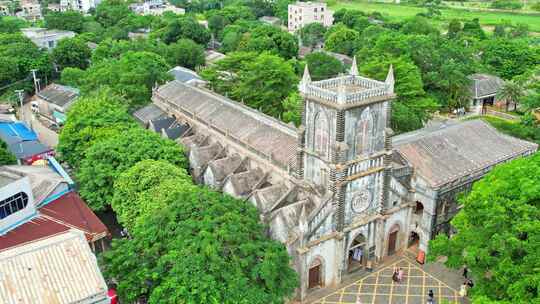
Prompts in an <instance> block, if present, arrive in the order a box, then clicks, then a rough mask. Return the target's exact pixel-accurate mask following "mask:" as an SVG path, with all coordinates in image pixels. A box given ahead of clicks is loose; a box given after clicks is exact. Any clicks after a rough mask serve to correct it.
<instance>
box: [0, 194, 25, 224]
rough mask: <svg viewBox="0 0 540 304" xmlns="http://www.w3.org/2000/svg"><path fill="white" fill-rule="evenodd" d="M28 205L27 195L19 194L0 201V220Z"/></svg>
mask: <svg viewBox="0 0 540 304" xmlns="http://www.w3.org/2000/svg"><path fill="white" fill-rule="evenodd" d="M27 205H28V195H27V194H26V193H24V192H19V193H17V194H15V195H12V196H10V197H8V198H6V199H4V200H1V201H0V220H1V219H3V218H6V217H8V216H10V215H12V214H13V213H15V212H17V211H20V210H22V209H24V208H25V207H26V206H27Z"/></svg>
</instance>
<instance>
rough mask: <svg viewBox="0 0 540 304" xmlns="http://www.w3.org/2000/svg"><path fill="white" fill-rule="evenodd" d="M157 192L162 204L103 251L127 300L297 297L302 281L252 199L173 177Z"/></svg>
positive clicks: (109, 273) (109, 274) (108, 272)
mask: <svg viewBox="0 0 540 304" xmlns="http://www.w3.org/2000/svg"><path fill="white" fill-rule="evenodd" d="M152 191H153V193H154V195H149V196H148V199H149V200H151V201H150V202H148V204H150V205H156V204H161V206H163V207H162V208H161V209H158V210H155V211H154V212H152V213H150V214H148V215H147V216H146V217H145V218H144V220H141V221H139V224H138V225H137V226H136V227H135V228H134V229H133V230H132V231H130V235H131V238H130V239H121V240H114V241H113V245H112V249H111V250H109V251H107V252H105V253H104V254H103V255H102V264H103V267H102V269H103V270H104V274H105V276H106V277H108V278H114V279H115V280H117V281H118V282H119V283H118V288H117V290H118V293H119V295H120V297H121V298H122V299H124V300H125V301H128V302H133V301H135V300H137V299H139V298H147V299H148V303H171V304H172V303H178V302H185V303H231V304H232V303H261V304H266V303H284V301H285V298H286V297H288V296H291V295H292V292H293V291H294V288H295V287H296V286H297V284H298V278H297V275H296V273H295V272H294V271H293V270H292V269H291V268H290V266H289V261H290V260H289V256H288V254H287V251H286V250H285V247H284V246H283V245H282V244H280V243H278V242H276V241H271V240H269V239H268V238H267V236H266V233H265V230H264V227H263V226H262V225H261V224H260V223H259V215H258V212H257V210H256V209H255V207H253V206H252V205H251V204H250V203H248V202H246V201H243V200H237V199H234V198H232V197H230V196H227V195H222V194H220V193H217V192H213V191H209V190H206V189H203V188H201V189H198V190H192V191H183V190H182V189H181V188H180V189H179V188H178V187H175V186H174V185H173V186H172V187H171V184H170V183H167V182H166V183H164V184H162V185H160V186H159V187H157V188H154V190H152ZM152 200H158V202H156V203H154V202H152ZM194 278H196V279H194Z"/></svg>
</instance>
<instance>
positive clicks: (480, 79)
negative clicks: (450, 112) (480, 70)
mask: <svg viewBox="0 0 540 304" xmlns="http://www.w3.org/2000/svg"><path fill="white" fill-rule="evenodd" d="M468 78H469V79H470V80H471V91H472V95H473V98H481V97H485V96H491V95H496V94H497V91H498V90H499V89H500V88H501V87H502V86H503V85H504V80H502V79H501V78H499V77H497V76H493V75H488V74H472V75H469V76H468Z"/></svg>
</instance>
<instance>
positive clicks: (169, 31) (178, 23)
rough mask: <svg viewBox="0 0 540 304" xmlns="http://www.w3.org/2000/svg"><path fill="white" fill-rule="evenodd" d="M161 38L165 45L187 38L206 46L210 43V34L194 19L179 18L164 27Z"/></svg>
mask: <svg viewBox="0 0 540 304" xmlns="http://www.w3.org/2000/svg"><path fill="white" fill-rule="evenodd" d="M162 38H163V41H164V42H165V43H167V44H169V43H173V42H176V41H178V40H180V39H182V38H187V39H191V40H193V41H195V42H197V43H199V44H203V45H206V44H207V43H208V42H209V41H210V32H209V31H208V30H207V29H206V28H205V27H204V26H202V25H201V24H199V23H198V22H197V20H195V19H194V18H191V17H180V18H177V19H175V20H173V21H172V22H171V23H169V24H168V25H167V26H166V27H165V29H164V31H163V34H162Z"/></svg>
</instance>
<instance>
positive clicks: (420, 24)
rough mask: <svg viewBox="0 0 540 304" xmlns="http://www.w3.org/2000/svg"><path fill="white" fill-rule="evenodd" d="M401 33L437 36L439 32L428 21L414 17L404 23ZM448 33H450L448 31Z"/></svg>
mask: <svg viewBox="0 0 540 304" xmlns="http://www.w3.org/2000/svg"><path fill="white" fill-rule="evenodd" d="M401 31H402V32H403V33H405V34H408V35H412V34H416V35H439V30H438V29H437V28H436V27H434V26H433V25H432V23H431V22H430V21H429V20H428V19H426V18H424V17H421V16H415V17H414V18H411V19H408V20H407V21H405V22H404V23H403V26H402V27H401ZM448 31H449V32H450V29H449V30H448Z"/></svg>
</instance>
